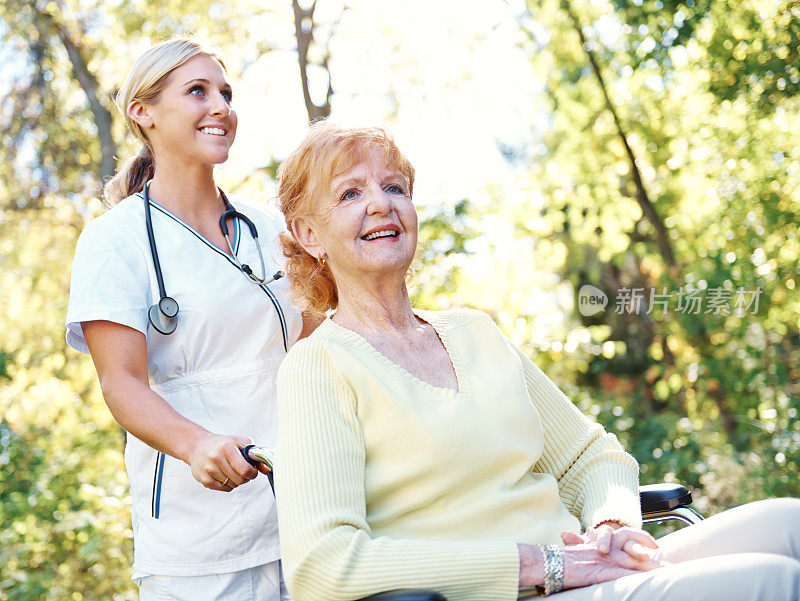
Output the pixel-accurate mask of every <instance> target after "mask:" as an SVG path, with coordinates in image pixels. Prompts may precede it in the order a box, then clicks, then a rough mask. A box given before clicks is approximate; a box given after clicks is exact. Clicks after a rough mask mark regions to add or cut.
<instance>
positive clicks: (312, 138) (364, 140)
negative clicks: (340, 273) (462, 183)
mask: <svg viewBox="0 0 800 601" xmlns="http://www.w3.org/2000/svg"><path fill="white" fill-rule="evenodd" d="M373 149H378V150H382V151H383V155H384V158H385V160H386V165H387V166H389V167H392V168H395V169H397V170H398V171H400V173H402V174H403V176H405V178H406V179H407V180H408V191H409V195H411V194H412V193H413V190H414V167H413V166H412V165H411V163H410V162H409V160H408V159H407V158H406V157H405V156H403V153H401V152H400V149H399V148H397V145H396V144H395V143H394V139H393V138H392V136H391V135H390V134H389V133H388V132H387V131H386V130H384V129H381V128H380V127H343V126H341V125H336V124H333V123H330V122H328V121H317V122H316V123H313V124H312V125H311V129H310V131H309V133H308V135H307V136H306V137H305V139H304V140H303V141H302V142H301V143H300V145H299V146H298V147H297V148H296V149H295V150H294V152H292V153H291V154H290V155H289V156H288V157H287V158H286V160H285V161H283V163H282V164H281V166H280V168H279V169H278V178H279V180H280V184H279V186H278V200H279V203H280V208H281V211H282V212H283V215H284V217H285V219H286V224H287V225H288V226H289V230H290V232H291V228H292V222H293V221H294V220H295V219H297V218H298V217H306V216H310V215H312V214H313V213H314V210H315V200H317V199H318V198H320V197H321V196H322V195H324V194H326V193H328V191H329V186H330V183H331V181H332V180H333V179H334V178H335V177H336V176H338V175H341V174H342V173H345V172H347V171H348V170H350V169H352V168H353V167H354V166H355V165H357V164H358V163H359V162H360V161H362V160H363V159H364V158H366V157H368V156H369V153H370V151H371V150H373ZM280 240H281V246H282V249H283V254H284V256H285V257H286V258H287V262H286V273H287V276H288V278H289V282H290V283H291V285H292V296H294V297H295V300H297V301H298V302H299V303H300V305H301V306H302V307H303V309H304V310H310V311H313V312H315V313H325V312H326V311H328V310H329V309H335V308H336V306H337V305H338V302H339V297H338V294H337V291H336V282H335V281H334V278H333V273H331V270H330V267H328V265H327V264H326V263H325V262H323V261H320V260H318V259H317V258H316V257H314V256H313V255H311V254H310V253H309V252H308V251H306V250H305V249H304V248H303V247H302V246H301V245H300V243H299V242H298V241H297V239H296V238H295V237H294V235H292V234H291V233H286V232H284V233H282V234H281V237H280Z"/></svg>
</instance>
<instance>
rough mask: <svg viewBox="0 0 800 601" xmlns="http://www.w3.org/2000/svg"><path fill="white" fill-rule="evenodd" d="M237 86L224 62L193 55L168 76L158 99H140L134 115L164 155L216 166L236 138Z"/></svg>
mask: <svg viewBox="0 0 800 601" xmlns="http://www.w3.org/2000/svg"><path fill="white" fill-rule="evenodd" d="M231 100H232V92H231V86H230V84H229V83H228V80H227V79H226V77H225V71H224V70H223V68H222V66H221V65H220V64H219V62H218V61H217V60H216V59H214V58H213V57H211V56H209V55H208V54H198V55H196V56H193V57H192V58H190V59H189V60H187V61H186V62H185V63H183V64H182V65H181V66H180V67H177V68H176V69H174V70H173V71H172V72H171V73H170V74H169V76H168V79H167V82H166V85H165V86H164V88H163V90H161V92H160V93H159V94H158V97H157V98H156V99H155V101H154V102H145V101H139V100H134V101H132V102H131V103H130V105H129V107H128V114H129V116H130V117H131V119H133V120H134V121H136V122H137V123H138V124H139V125H140V126H141V127H142V129H143V130H144V132H145V135H146V136H147V139H148V140H149V142H150V144H151V145H152V147H153V152H154V154H155V157H156V163H157V164H158V156H159V155H160V154H164V153H168V154H169V155H170V157H171V158H172V159H180V160H181V162H183V163H186V164H194V163H200V164H205V165H214V164H217V163H222V162H224V161H225V160H227V158H228V153H229V151H230V147H231V144H233V140H234V138H235V137H236V125H237V117H236V111H234V110H233V109H232V108H231Z"/></svg>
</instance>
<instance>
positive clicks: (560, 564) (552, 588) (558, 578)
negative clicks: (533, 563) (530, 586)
mask: <svg viewBox="0 0 800 601" xmlns="http://www.w3.org/2000/svg"><path fill="white" fill-rule="evenodd" d="M542 555H544V585H543V586H542V587H541V589H540V594H541V595H542V596H543V597H547V596H549V595H552V594H553V593H558V592H560V591H561V589H563V588H564V553H563V551H562V550H561V548H560V547H557V546H556V545H542Z"/></svg>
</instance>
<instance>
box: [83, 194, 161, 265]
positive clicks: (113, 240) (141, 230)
mask: <svg viewBox="0 0 800 601" xmlns="http://www.w3.org/2000/svg"><path fill="white" fill-rule="evenodd" d="M146 244H147V232H146V230H145V223H144V201H143V199H142V195H141V193H136V194H131V195H130V196H128V197H127V198H124V199H122V200H121V201H119V202H118V203H116V204H115V205H114V206H112V207H111V208H110V209H107V210H105V211H104V212H102V213H100V214H99V215H98V216H97V217H94V218H93V219H90V220H89V221H88V222H87V223H86V225H84V227H83V230H82V231H81V234H80V236H79V237H78V247H77V249H76V255H77V254H78V253H79V252H80V250H81V247H91V248H92V249H93V250H99V248H98V247H100V248H107V247H109V246H113V247H114V248H116V249H117V250H124V249H129V250H131V251H137V252H138V251H142V250H146V248H147V246H146Z"/></svg>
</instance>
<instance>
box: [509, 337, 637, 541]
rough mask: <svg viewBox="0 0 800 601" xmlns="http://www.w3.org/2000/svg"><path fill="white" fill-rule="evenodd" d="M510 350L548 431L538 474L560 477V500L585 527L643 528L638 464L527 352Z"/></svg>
mask: <svg viewBox="0 0 800 601" xmlns="http://www.w3.org/2000/svg"><path fill="white" fill-rule="evenodd" d="M509 344H511V343H509ZM511 346H512V347H513V348H514V350H515V352H516V353H517V355H518V356H519V358H520V361H521V362H522V371H523V373H524V375H525V383H526V385H527V388H528V394H529V395H530V398H531V402H532V403H533V404H534V406H535V407H536V409H537V411H538V412H539V417H540V419H541V421H542V429H543V431H544V450H543V451H542V457H541V459H540V460H539V462H538V463H537V464H536V467H535V470H536V471H537V472H542V473H548V474H551V475H552V476H553V477H555V479H556V480H557V481H558V488H559V493H560V495H561V500H562V501H563V502H564V504H565V505H566V506H567V509H569V511H570V513H572V514H573V515H574V516H576V517H577V518H578V519H580V521H581V524H582V525H583V527H584V528H588V527H591V526H596V525H597V524H599V523H600V522H604V521H606V520H615V521H618V522H621V523H623V524H626V525H628V526H633V527H635V528H639V527H641V524H642V515H641V507H640V504H639V465H638V464H637V463H636V460H635V459H634V458H633V457H632V456H631V455H629V454H628V453H626V452H625V451H624V450H623V449H622V446H621V445H620V444H619V441H618V440H617V437H616V436H614V435H613V434H609V433H607V432H606V431H605V430H604V429H603V427H602V426H600V425H599V424H597V423H595V422H593V421H591V420H590V419H588V418H587V417H586V416H585V415H583V413H581V412H580V410H578V408H577V407H575V405H574V404H573V403H572V402H571V401H570V400H569V399H568V398H567V397H566V395H565V394H564V393H563V392H561V390H560V389H559V388H558V387H557V386H556V385H555V384H554V383H553V382H552V380H550V378H548V377H547V376H546V375H545V374H544V373H543V372H542V370H541V369H539V368H538V367H537V366H536V365H535V364H534V363H533V361H531V360H530V359H529V358H528V356H527V355H526V354H525V353H523V352H522V350H520V349H519V348H518V347H516V346H515V345H513V344H511Z"/></svg>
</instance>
